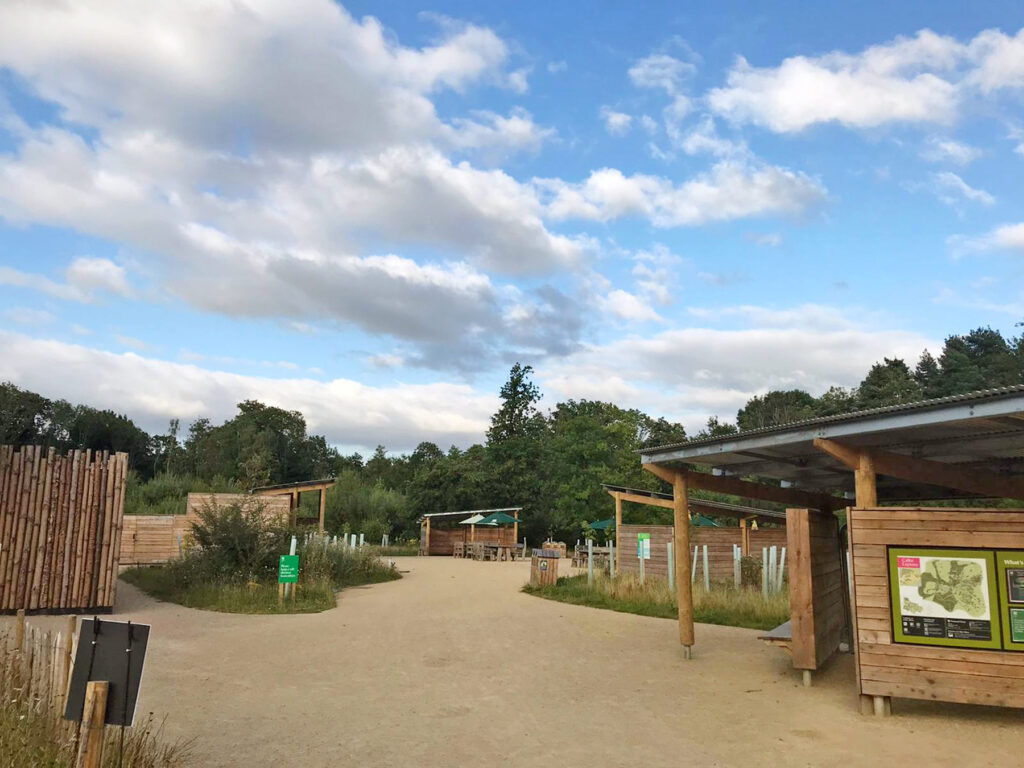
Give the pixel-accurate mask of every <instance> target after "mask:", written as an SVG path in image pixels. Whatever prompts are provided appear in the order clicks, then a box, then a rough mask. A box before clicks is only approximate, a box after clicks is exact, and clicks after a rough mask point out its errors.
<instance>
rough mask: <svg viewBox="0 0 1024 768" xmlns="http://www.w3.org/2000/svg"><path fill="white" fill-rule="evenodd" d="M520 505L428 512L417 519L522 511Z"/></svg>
mask: <svg viewBox="0 0 1024 768" xmlns="http://www.w3.org/2000/svg"><path fill="white" fill-rule="evenodd" d="M522 511H523V508H522V507H501V508H500V509H465V510H463V511H461V512H428V513H427V514H425V515H420V516H419V518H417V519H418V520H426V519H427V518H428V517H429V518H431V519H433V518H438V517H462V516H464V515H484V516H486V515H489V514H491V513H493V512H522Z"/></svg>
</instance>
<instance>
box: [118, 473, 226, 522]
mask: <svg viewBox="0 0 1024 768" xmlns="http://www.w3.org/2000/svg"><path fill="white" fill-rule="evenodd" d="M244 490H245V489H244V488H243V487H242V486H241V485H239V484H238V483H236V482H234V481H232V480H229V479H227V478H225V477H214V478H212V479H211V480H201V479H199V478H197V477H194V476H193V475H181V474H171V473H169V472H161V473H160V474H158V475H157V476H156V477H154V478H153V479H152V480H150V481H149V482H143V480H142V478H141V477H140V476H139V473H138V472H130V473H129V474H128V482H127V485H126V487H125V494H124V513H125V514H126V515H182V514H184V513H185V502H186V499H187V498H188V495H189V494H190V493H242V492H243V491H244Z"/></svg>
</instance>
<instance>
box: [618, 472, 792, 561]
mask: <svg viewBox="0 0 1024 768" xmlns="http://www.w3.org/2000/svg"><path fill="white" fill-rule="evenodd" d="M603 487H604V489H605V490H606V491H607V492H608V494H609V495H610V496H611V497H612V498H613V499H614V500H615V551H616V554H615V570H616V571H618V572H619V573H623V572H626V571H631V570H639V565H638V564H637V563H635V562H634V558H633V557H630V553H633V552H636V542H637V535H638V534H640V533H648V534H650V537H651V545H650V546H651V559H650V562H647V563H645V566H644V567H645V571H646V573H647V574H648V575H651V576H663V577H667V576H668V568H669V563H668V551H667V547H666V546H665V545H666V544H667V543H668V542H669V541H672V542H674V541H675V527H674V525H639V524H637V525H632V524H629V523H624V522H623V506H622V503H623V502H624V501H625V502H630V503H633V504H645V505H647V506H650V507H659V508H661V509H674V508H675V504H674V501H673V499H672V494H670V493H659V492H657V491H646V490H641V489H638V488H625V487H623V486H620V485H608V484H604V486H603ZM703 516H708V517H718V518H722V517H725V518H733V519H736V520H738V521H739V525H738V527H735V528H734V527H731V526H728V527H721V528H713V527H707V526H700V525H696V524H695V523H694V520H696V519H697V518H699V517H703ZM758 520H760V521H761V522H762V523H764V522H771V523H776V524H779V525H781V526H782V527H780V528H765V527H762V528H760V529H758V528H757V526H754V525H753V524H754V523H755V522H757V521H758ZM689 521H690V523H689V525H690V531H689V537H688V540H689V542H690V543H689V547H690V551H691V552H692V551H693V547H694V546H705V545H706V546H707V547H708V556H709V564H708V571H709V573H710V574H711V578H712V579H714V580H724V579H731V578H732V576H733V556H732V547H733V545H734V544H735V545H737V546H739V547H740V550H741V551H742V553H743V556H744V557H746V556H748V555H750V554H751V552H754V553H756V552H758V551H759V549H760V548H761V547H771V546H785V545H786V529H785V525H786V513H785V512H782V511H779V510H774V509H760V508H758V507H750V506H744V505H741V504H729V503H726V502H721V501H713V500H711V499H698V498H691V499H689ZM752 539H753V540H752ZM623 552H625V553H626V556H625V557H623V554H622V553H623Z"/></svg>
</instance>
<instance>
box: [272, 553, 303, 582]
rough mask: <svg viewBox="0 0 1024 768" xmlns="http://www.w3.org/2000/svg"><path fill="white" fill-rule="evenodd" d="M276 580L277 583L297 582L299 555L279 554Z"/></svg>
mask: <svg viewBox="0 0 1024 768" xmlns="http://www.w3.org/2000/svg"><path fill="white" fill-rule="evenodd" d="M277 581H278V583H279V584H297V583H298V581H299V556H298V555H281V559H280V560H278V563H277Z"/></svg>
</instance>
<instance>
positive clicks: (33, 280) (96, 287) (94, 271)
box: [0, 256, 132, 302]
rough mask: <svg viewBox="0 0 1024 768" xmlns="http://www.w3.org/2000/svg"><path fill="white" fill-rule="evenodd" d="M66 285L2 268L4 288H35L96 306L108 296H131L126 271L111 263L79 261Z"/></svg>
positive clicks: (67, 273) (70, 267)
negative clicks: (103, 297)
mask: <svg viewBox="0 0 1024 768" xmlns="http://www.w3.org/2000/svg"><path fill="white" fill-rule="evenodd" d="M64 278H65V282H58V281H56V280H51V279H50V278H48V277H46V276H45V275H40V274H36V273H33V272H24V271H21V270H18V269H13V268H11V267H0V285H11V286H16V287H19V288H31V289H33V290H36V291H40V292H42V293H45V294H47V295H49V296H53V297H54V298H58V299H66V300H70V301H81V302H92V301H95V300H97V299H98V298H99V295H101V294H104V293H112V294H118V295H121V296H130V295H131V293H132V289H131V285H130V284H129V282H128V276H127V272H126V271H125V268H124V267H122V266H121V265H119V264H115V263H114V262H113V261H111V260H110V259H94V258H88V257H84V256H81V257H78V258H76V259H74V260H73V261H72V262H71V264H70V265H68V267H67V269H66V270H65V271H64Z"/></svg>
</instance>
